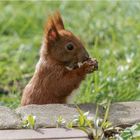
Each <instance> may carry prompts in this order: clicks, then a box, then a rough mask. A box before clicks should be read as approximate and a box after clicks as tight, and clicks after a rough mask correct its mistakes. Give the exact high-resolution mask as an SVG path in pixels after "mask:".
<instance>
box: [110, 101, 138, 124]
mask: <svg viewBox="0 0 140 140" xmlns="http://www.w3.org/2000/svg"><path fill="white" fill-rule="evenodd" d="M109 120H110V121H111V122H113V125H133V124H135V123H138V122H140V101H134V102H122V103H114V104H112V105H111V109H110V115H109Z"/></svg>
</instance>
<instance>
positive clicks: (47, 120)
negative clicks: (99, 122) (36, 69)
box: [16, 101, 140, 128]
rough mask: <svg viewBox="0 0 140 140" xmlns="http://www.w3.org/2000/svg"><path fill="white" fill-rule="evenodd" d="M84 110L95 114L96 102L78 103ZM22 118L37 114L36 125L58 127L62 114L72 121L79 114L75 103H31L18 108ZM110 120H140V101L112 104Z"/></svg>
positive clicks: (115, 121) (118, 121)
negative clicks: (57, 122) (57, 123)
mask: <svg viewBox="0 0 140 140" xmlns="http://www.w3.org/2000/svg"><path fill="white" fill-rule="evenodd" d="M78 106H79V107H80V108H81V109H82V110H83V111H85V112H86V111H90V116H93V117H94V116H95V109H96V105H95V104H82V105H78ZM16 112H17V113H18V114H20V115H21V118H24V117H25V116H27V115H29V114H32V115H35V116H36V118H37V120H36V127H37V128H38V127H56V121H57V119H58V117H59V116H62V117H63V118H64V119H65V120H66V121H68V122H69V121H71V120H72V119H73V118H74V116H75V115H78V112H77V109H76V106H75V105H63V104H49V105H29V106H25V107H20V108H18V109H16ZM103 112H104V111H103V108H100V113H99V114H100V117H101V118H102V117H103ZM109 120H110V121H111V122H112V123H113V125H115V126H118V125H127V124H134V123H137V122H140V101H135V102H121V103H114V104H112V105H111V109H110V114H109Z"/></svg>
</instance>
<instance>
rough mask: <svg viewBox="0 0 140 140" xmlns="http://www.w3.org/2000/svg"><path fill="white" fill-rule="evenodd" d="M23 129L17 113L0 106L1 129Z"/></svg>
mask: <svg viewBox="0 0 140 140" xmlns="http://www.w3.org/2000/svg"><path fill="white" fill-rule="evenodd" d="M20 127H21V119H20V117H19V116H18V115H17V114H16V113H15V111H13V110H11V109H9V108H8V107H4V106H0V129H12V128H13V129H14V128H20Z"/></svg>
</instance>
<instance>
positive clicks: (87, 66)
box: [83, 59, 98, 73]
mask: <svg viewBox="0 0 140 140" xmlns="http://www.w3.org/2000/svg"><path fill="white" fill-rule="evenodd" d="M83 67H84V70H85V72H86V73H91V72H93V71H95V70H98V62H97V60H96V59H93V60H92V59H89V60H87V61H85V62H84V64H83Z"/></svg>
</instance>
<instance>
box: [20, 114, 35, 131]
mask: <svg viewBox="0 0 140 140" xmlns="http://www.w3.org/2000/svg"><path fill="white" fill-rule="evenodd" d="M35 123H36V116H33V115H31V114H30V115H28V116H26V117H24V119H23V122H22V127H23V128H30V129H35Z"/></svg>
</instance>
